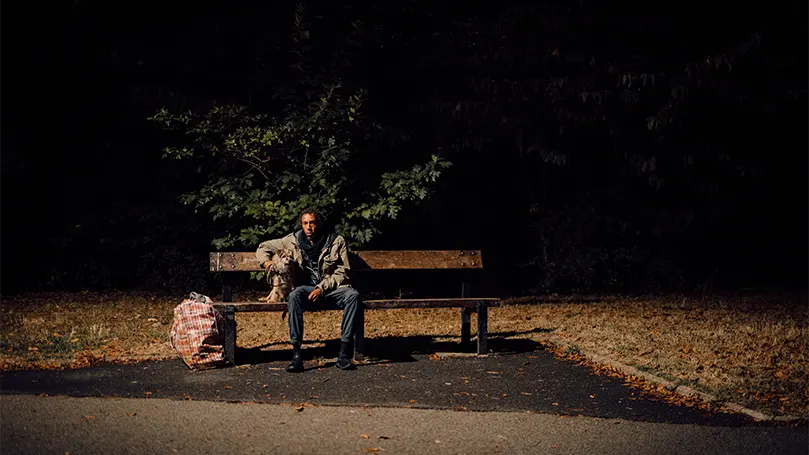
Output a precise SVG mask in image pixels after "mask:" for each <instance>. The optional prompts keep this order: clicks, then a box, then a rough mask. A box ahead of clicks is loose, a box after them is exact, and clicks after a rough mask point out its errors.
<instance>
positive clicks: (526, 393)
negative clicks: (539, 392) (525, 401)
mask: <svg viewBox="0 0 809 455" xmlns="http://www.w3.org/2000/svg"><path fill="white" fill-rule="evenodd" d="M520 395H533V393H531V392H520Z"/></svg>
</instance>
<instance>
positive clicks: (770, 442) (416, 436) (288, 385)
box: [0, 349, 809, 454]
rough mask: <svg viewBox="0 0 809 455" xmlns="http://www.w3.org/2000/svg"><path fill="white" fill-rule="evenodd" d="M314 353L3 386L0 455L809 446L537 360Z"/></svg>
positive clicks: (77, 374)
mask: <svg viewBox="0 0 809 455" xmlns="http://www.w3.org/2000/svg"><path fill="white" fill-rule="evenodd" d="M316 352H317V351H314V350H312V351H309V352H308V354H307V355H306V358H307V359H308V360H307V362H306V371H304V372H303V373H299V374H290V373H286V372H285V371H283V368H284V367H285V366H286V364H287V360H281V359H282V358H284V357H286V356H288V352H287V351H276V352H275V353H274V354H273V355H274V356H277V357H276V358H274V360H271V361H262V362H248V363H245V364H242V365H239V366H237V367H232V368H224V369H217V370H208V371H191V370H190V369H188V367H186V366H185V364H183V363H182V362H181V361H180V360H178V359H175V360H168V361H158V362H142V363H135V364H127V365H120V364H115V365H113V364H107V365H97V366H93V367H89V368H84V369H77V370H57V371H10V372H3V373H2V374H0V393H2V396H0V405H2V407H1V408H0V410H1V411H2V412H1V413H0V414H1V416H0V417H1V418H2V428H0V429H1V430H2V433H0V436H1V437H2V445H0V452H2V453H64V452H70V453H73V454H75V453H85V452H86V453H93V452H95V453H144V452H147V451H149V452H156V453H174V452H172V450H178V451H180V452H181V453H182V452H192V451H193V452H199V451H202V452H204V453H207V452H215V451H216V452H221V451H222V449H226V450H227V448H228V447H235V448H236V449H235V451H233V450H231V451H232V452H234V453H251V452H263V453H334V452H337V453H365V452H363V451H364V450H365V449H367V448H382V449H383V450H389V451H392V452H393V453H415V452H419V453H424V452H425V451H427V452H428V453H429V452H438V453H490V452H495V453H496V452H498V451H508V452H516V453H520V451H525V452H528V453H536V452H544V451H548V450H550V449H552V448H554V447H555V448H557V449H559V450H558V452H559V453H573V452H574V451H575V452H576V453H580V451H581V450H587V451H595V452H597V453H618V452H619V451H625V450H626V449H627V448H632V449H633V450H635V449H638V450H641V451H642V452H646V453H710V452H712V453H804V454H805V453H807V447H809V445H808V444H809V438H808V437H807V436H808V435H807V428H806V427H805V426H803V427H798V428H791V427H788V426H785V425H778V424H774V423H771V422H770V423H768V422H758V421H755V420H753V419H751V418H750V417H748V416H745V415H741V414H733V413H722V412H716V413H711V412H707V411H704V410H701V409H698V408H693V407H686V406H677V405H672V404H669V403H667V402H665V401H662V400H659V399H655V398H652V397H649V396H647V395H646V394H644V393H643V392H642V391H640V390H638V389H636V388H633V387H631V386H630V385H628V384H627V383H625V382H624V381H622V380H621V379H619V378H612V377H609V376H604V375H597V374H594V373H593V372H592V371H591V370H590V369H588V368H587V367H585V366H582V365H577V364H576V363H574V362H570V361H564V360H560V359H557V358H556V357H554V356H553V354H552V353H550V352H548V351H545V350H542V349H537V350H525V351H523V352H512V353H501V354H496V355H490V356H485V357H478V356H468V357H450V358H440V359H436V358H435V356H427V355H406V356H398V357H396V358H395V359H383V360H376V361H374V360H371V361H369V362H368V363H367V364H360V365H358V367H357V369H355V370H353V371H341V370H338V369H336V368H335V367H334V364H333V359H331V358H329V359H327V360H326V361H323V360H322V359H321V360H318V358H319V356H317V355H314V354H315V353H316ZM78 397H82V398H81V399H79V398H78ZM475 411H481V412H475ZM136 416H137V417H138V418H135V417H136ZM102 423H103V425H102ZM96 430H98V431H100V434H97V433H96ZM362 434H367V435H372V434H373V435H375V436H369V438H368V439H364V438H362V437H361V435H362ZM48 435H51V436H48ZM379 436H384V437H385V438H388V439H379ZM373 438H376V439H373ZM436 440H438V441H440V442H435V441H436ZM374 444H375V445H374ZM385 447H387V448H385ZM554 452H556V450H554Z"/></svg>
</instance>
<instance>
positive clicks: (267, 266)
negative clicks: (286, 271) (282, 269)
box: [261, 261, 272, 272]
mask: <svg viewBox="0 0 809 455" xmlns="http://www.w3.org/2000/svg"><path fill="white" fill-rule="evenodd" d="M271 265H272V261H264V262H262V263H261V268H262V269H264V271H265V272H269V271H270V266H271Z"/></svg>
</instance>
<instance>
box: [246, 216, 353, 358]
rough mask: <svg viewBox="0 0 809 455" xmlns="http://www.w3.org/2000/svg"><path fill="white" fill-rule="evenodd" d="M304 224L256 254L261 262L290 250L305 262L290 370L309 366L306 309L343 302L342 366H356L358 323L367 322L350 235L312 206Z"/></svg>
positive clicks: (293, 300)
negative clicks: (333, 228)
mask: <svg viewBox="0 0 809 455" xmlns="http://www.w3.org/2000/svg"><path fill="white" fill-rule="evenodd" d="M300 220H301V229H300V230H298V231H295V232H293V233H291V234H289V235H287V236H286V237H283V238H280V239H274V240H268V241H266V242H263V243H261V244H260V245H259V246H258V249H257V250H256V259H258V261H259V263H260V264H261V267H262V268H264V269H267V268H268V267H269V266H270V265H271V263H272V262H271V261H270V257H271V255H272V254H274V253H276V252H278V251H281V250H289V251H291V252H292V257H293V259H294V260H295V262H296V263H297V264H298V265H299V266H300V271H302V272H303V273H299V274H298V276H299V277H298V280H297V282H296V283H294V284H295V289H293V290H292V292H290V293H289V340H290V342H291V343H292V362H291V363H290V364H289V366H288V367H287V371H288V372H290V373H298V372H301V371H303V359H301V342H303V312H304V311H307V310H313V309H315V308H318V307H329V306H331V307H337V308H341V309H342V310H343V323H342V330H341V333H340V353H339V354H338V355H337V368H340V369H341V370H347V369H351V368H352V367H353V366H354V362H353V361H352V357H353V354H354V345H353V341H354V328H355V324H356V323H358V322H359V323H362V302H361V301H360V295H359V293H358V292H357V291H356V290H355V289H354V288H353V287H351V284H350V282H349V279H348V271H349V268H350V267H349V264H348V248H347V246H346V242H345V239H343V237H342V236H339V235H336V234H335V233H333V232H328V231H327V230H326V229H325V226H324V223H323V218H322V217H321V215H320V213H319V212H318V211H317V210H315V209H311V208H307V209H304V210H303V211H302V212H301V217H300Z"/></svg>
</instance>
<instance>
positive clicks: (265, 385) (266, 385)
mask: <svg viewBox="0 0 809 455" xmlns="http://www.w3.org/2000/svg"><path fill="white" fill-rule="evenodd" d="M269 386H270V385H269V384H264V385H263V386H262V387H264V388H265V389H266V388H267V387H269Z"/></svg>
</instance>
